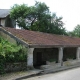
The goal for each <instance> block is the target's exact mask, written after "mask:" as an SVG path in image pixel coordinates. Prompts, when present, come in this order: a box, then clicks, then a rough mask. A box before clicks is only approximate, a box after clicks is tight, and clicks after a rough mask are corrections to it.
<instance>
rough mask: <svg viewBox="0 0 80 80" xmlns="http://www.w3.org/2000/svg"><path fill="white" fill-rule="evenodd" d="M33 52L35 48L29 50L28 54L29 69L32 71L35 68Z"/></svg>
mask: <svg viewBox="0 0 80 80" xmlns="http://www.w3.org/2000/svg"><path fill="white" fill-rule="evenodd" d="M33 51H34V48H28V52H27V67H28V68H30V69H32V68H34V67H33Z"/></svg>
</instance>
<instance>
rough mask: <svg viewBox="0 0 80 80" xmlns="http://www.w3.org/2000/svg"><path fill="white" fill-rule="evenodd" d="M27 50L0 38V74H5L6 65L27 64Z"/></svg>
mask: <svg viewBox="0 0 80 80" xmlns="http://www.w3.org/2000/svg"><path fill="white" fill-rule="evenodd" d="M26 58H27V50H26V48H25V47H22V46H21V45H16V44H12V43H10V42H8V41H7V40H4V39H3V38H1V37H0V74H2V73H4V66H5V63H14V62H26V60H27V59H26Z"/></svg>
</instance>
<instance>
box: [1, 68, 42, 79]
mask: <svg viewBox="0 0 80 80" xmlns="http://www.w3.org/2000/svg"><path fill="white" fill-rule="evenodd" d="M40 72H42V71H41V70H37V69H34V70H29V71H20V72H14V73H7V74H4V75H0V80H22V78H28V77H30V76H31V75H36V74H38V73H40Z"/></svg>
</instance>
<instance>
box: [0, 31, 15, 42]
mask: <svg viewBox="0 0 80 80" xmlns="http://www.w3.org/2000/svg"><path fill="white" fill-rule="evenodd" d="M0 36H2V37H3V38H4V39H6V40H8V41H9V42H11V43H14V44H16V40H15V39H13V38H11V37H10V36H9V35H7V34H6V33H4V32H3V31H0Z"/></svg>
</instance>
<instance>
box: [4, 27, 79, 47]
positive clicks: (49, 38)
mask: <svg viewBox="0 0 80 80" xmlns="http://www.w3.org/2000/svg"><path fill="white" fill-rule="evenodd" d="M4 29H5V30H6V31H8V32H10V33H12V34H13V35H14V36H16V37H18V38H20V39H22V40H24V41H25V42H27V43H28V44H29V45H32V46H34V45H38V46H44V45H45V46H73V47H74V46H80V38H75V37H69V36H64V35H55V34H48V33H42V32H37V31H29V30H20V29H14V28H7V27H4Z"/></svg>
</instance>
